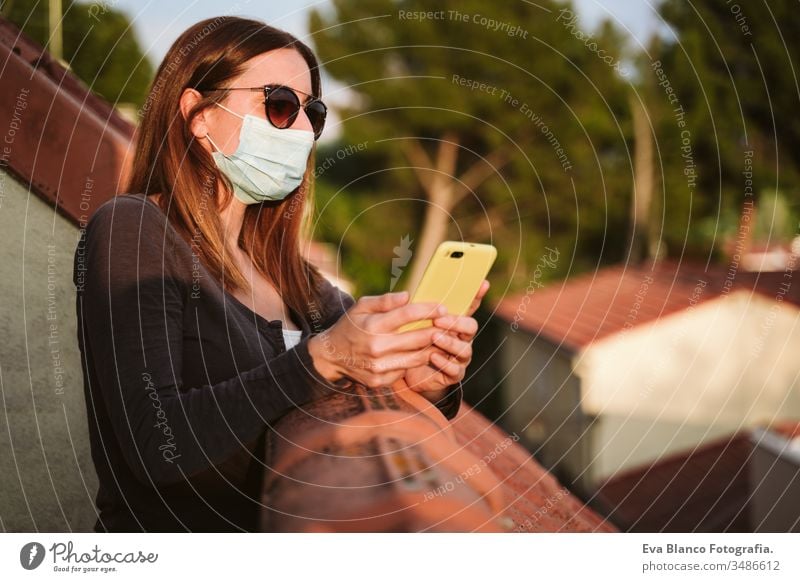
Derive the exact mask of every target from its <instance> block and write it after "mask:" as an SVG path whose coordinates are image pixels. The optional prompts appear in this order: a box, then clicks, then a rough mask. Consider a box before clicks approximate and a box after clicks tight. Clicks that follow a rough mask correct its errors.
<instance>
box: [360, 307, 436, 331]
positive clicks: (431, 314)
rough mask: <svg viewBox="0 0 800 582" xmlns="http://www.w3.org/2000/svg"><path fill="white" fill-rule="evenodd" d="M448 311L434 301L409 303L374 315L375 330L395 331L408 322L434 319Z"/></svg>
mask: <svg viewBox="0 0 800 582" xmlns="http://www.w3.org/2000/svg"><path fill="white" fill-rule="evenodd" d="M445 313H447V309H446V308H445V307H444V306H440V305H439V304H438V303H434V302H432V301H426V302H425V303H409V304H407V305H404V306H402V307H399V308H397V309H392V310H391V311H387V312H385V313H380V314H374V315H372V319H373V322H374V323H373V325H374V331H376V332H377V333H394V332H395V331H396V330H397V328H399V327H402V326H403V325H405V324H407V323H413V322H415V321H420V320H423V319H433V318H435V317H438V316H440V315H443V314H445Z"/></svg>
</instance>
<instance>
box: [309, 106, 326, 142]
mask: <svg viewBox="0 0 800 582" xmlns="http://www.w3.org/2000/svg"><path fill="white" fill-rule="evenodd" d="M327 114H328V110H327V109H326V107H325V105H324V104H323V103H322V102H321V101H313V102H311V103H309V104H308V106H307V107H306V115H308V120H309V121H310V122H311V127H312V128H313V129H314V138H315V139H316V138H318V137H319V136H320V134H321V133H322V129H323V128H324V127H325V116H326V115H327Z"/></svg>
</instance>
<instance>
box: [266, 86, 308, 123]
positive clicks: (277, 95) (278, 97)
mask: <svg viewBox="0 0 800 582" xmlns="http://www.w3.org/2000/svg"><path fill="white" fill-rule="evenodd" d="M266 107H267V117H268V118H269V120H270V122H271V123H272V125H274V126H275V127H277V128H278V129H286V128H287V127H290V126H291V125H292V124H293V123H294V120H295V119H296V118H297V113H298V112H299V111H300V102H299V101H298V100H297V95H295V94H294V92H292V91H290V90H289V89H283V88H279V89H274V90H273V91H270V93H269V97H267V102H266Z"/></svg>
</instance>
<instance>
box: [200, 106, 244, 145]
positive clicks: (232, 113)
mask: <svg viewBox="0 0 800 582" xmlns="http://www.w3.org/2000/svg"><path fill="white" fill-rule="evenodd" d="M214 105H216V106H217V107H221V108H222V109H224V110H225V111H227V112H228V113H230V114H231V115H235V116H236V117H238V118H239V119H244V116H243V115H239V114H238V113H236V112H235V111H231V110H230V109H228V108H227V107H225V106H224V105H223V104H222V103H214ZM204 137H206V138H208V141H209V142H210V143H211V145H212V146H214V148H215V149H216V150H217V151H218V152H219V153H221V154H222V155H223V156H225V157H226V158H227V157H228V156H226V155H225V154H224V153H223V152H222V150H221V149H220V148H219V146H218V145H217V144H216V143H214V140H213V139H211V136H210V135H208V132H206V135H205V136H204Z"/></svg>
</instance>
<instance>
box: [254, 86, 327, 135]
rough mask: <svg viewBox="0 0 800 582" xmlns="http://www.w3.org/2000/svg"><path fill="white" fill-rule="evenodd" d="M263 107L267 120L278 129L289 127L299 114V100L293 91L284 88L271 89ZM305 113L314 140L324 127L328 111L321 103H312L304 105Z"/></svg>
mask: <svg viewBox="0 0 800 582" xmlns="http://www.w3.org/2000/svg"><path fill="white" fill-rule="evenodd" d="M265 106H266V108H267V118H268V119H269V121H270V123H272V125H274V126H275V127H277V128H278V129H286V128H287V127H291V126H292V125H293V124H294V121H295V119H297V114H298V113H299V112H300V100H299V99H298V98H297V95H296V94H295V92H294V91H292V90H291V89H288V88H286V87H278V88H276V89H272V90H271V91H270V92H269V94H268V96H267V100H266V104H265ZM305 111H306V115H307V116H308V120H309V121H310V122H311V128H312V129H313V130H314V139H317V138H319V136H320V134H322V129H323V128H324V127H325V116H326V115H327V113H328V109H327V108H326V107H325V104H324V103H323V102H322V101H312V102H311V103H309V104H308V105H306V107H305Z"/></svg>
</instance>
